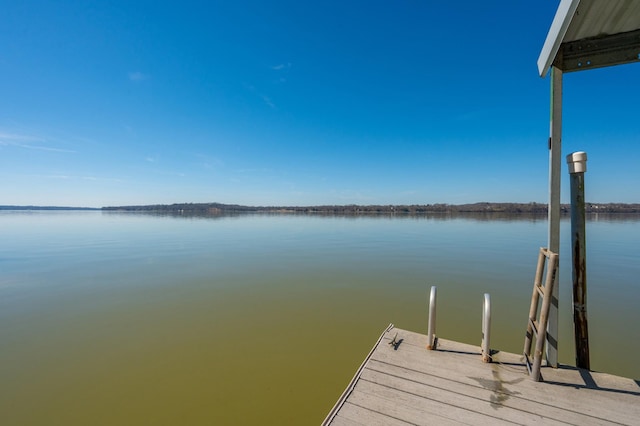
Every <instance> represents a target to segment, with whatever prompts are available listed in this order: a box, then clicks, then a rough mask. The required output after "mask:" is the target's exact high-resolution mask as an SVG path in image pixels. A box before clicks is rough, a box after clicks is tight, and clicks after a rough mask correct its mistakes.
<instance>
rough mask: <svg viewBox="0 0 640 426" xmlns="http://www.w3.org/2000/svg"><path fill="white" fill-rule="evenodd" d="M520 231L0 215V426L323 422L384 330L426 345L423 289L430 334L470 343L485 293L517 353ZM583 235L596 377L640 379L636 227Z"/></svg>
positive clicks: (328, 220) (383, 221)
mask: <svg viewBox="0 0 640 426" xmlns="http://www.w3.org/2000/svg"><path fill="white" fill-rule="evenodd" d="M511 219H512V220H507V219H505V218H504V217H503V218H499V219H497V218H493V219H492V218H489V220H487V218H482V219H481V218H477V217H476V218H473V217H471V218H443V217H425V218H386V217H373V218H371V217H368V218H348V217H311V216H240V217H224V218H215V219H213V218H208V219H205V218H181V217H179V218H172V217H154V216H146V215H136V214H104V213H100V212H31V213H29V212H0V235H1V236H2V239H1V240H0V413H2V419H3V420H2V423H3V424H4V425H31V424H33V425H39V424H47V425H86V424H92V425H113V424H136V425H142V424H149V425H151V424H152V425H175V424H194V425H196V424H318V423H320V422H321V421H322V419H323V418H324V416H325V415H326V414H327V413H328V411H329V410H330V408H331V407H332V405H333V404H334V402H335V401H336V399H337V398H338V397H339V395H340V394H341V393H342V391H343V390H344V388H345V387H346V385H347V383H348V382H349V380H350V379H351V377H352V375H353V374H354V373H355V371H356V369H357V367H358V366H359V365H360V363H361V362H362V360H363V358H364V357H365V356H366V354H367V353H368V352H369V350H370V348H371V346H372V345H373V344H374V343H375V340H376V338H377V337H378V336H379V335H380V333H381V332H382V331H383V329H384V328H385V327H386V326H387V325H388V323H389V322H393V323H394V324H395V325H396V326H398V327H402V328H406V329H410V330H414V331H419V332H426V321H427V320H426V317H427V299H428V292H429V287H430V286H431V285H437V286H438V330H437V333H438V335H439V336H441V337H444V338H447V339H454V340H460V341H464V342H470V343H475V342H478V343H479V340H480V320H481V304H482V295H483V293H485V292H489V293H491V298H492V309H493V314H492V316H493V330H492V346H493V347H495V348H499V349H501V350H507V351H512V352H520V351H521V349H522V341H523V333H524V325H525V324H526V315H527V312H528V306H529V300H530V295H531V283H532V279H533V271H534V267H535V261H536V256H537V250H538V248H539V247H540V246H542V245H545V241H546V232H547V231H546V221H545V220H544V219H532V218H517V219H513V218H511ZM562 226H563V235H566V234H567V231H568V228H569V223H568V222H564V223H563V224H562ZM587 234H588V235H587V239H588V253H587V258H588V262H589V266H588V273H589V281H588V286H589V308H588V309H589V321H590V322H589V326H590V334H591V352H592V354H591V356H592V368H593V369H595V370H599V371H606V372H611V373H615V374H620V375H625V376H629V377H633V378H640V370H639V369H638V366H637V362H636V360H637V355H636V354H637V353H638V352H639V350H640V327H638V323H639V322H640V311H639V310H638V305H639V302H640V284H639V283H638V277H639V276H640V248H639V247H640V245H639V244H638V243H639V242H640V218H624V219H615V220H613V219H609V218H607V219H603V218H598V220H592V221H590V222H589V223H588V225H587ZM568 246H569V241H568V240H566V239H565V240H563V248H562V252H561V255H562V258H561V259H562V260H561V268H562V269H561V276H560V278H561V286H562V287H561V294H560V298H561V309H562V311H561V323H560V329H561V330H560V332H561V334H560V358H561V361H562V362H564V363H568V364H572V363H573V352H572V351H573V344H572V340H573V337H572V334H571V333H572V325H571V317H570V315H571V294H570V282H571V272H570V269H569V258H568V256H569V255H568Z"/></svg>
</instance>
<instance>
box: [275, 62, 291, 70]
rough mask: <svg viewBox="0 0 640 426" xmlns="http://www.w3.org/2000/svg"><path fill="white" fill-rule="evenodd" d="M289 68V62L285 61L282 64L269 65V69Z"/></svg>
mask: <svg viewBox="0 0 640 426" xmlns="http://www.w3.org/2000/svg"><path fill="white" fill-rule="evenodd" d="M289 68H291V62H287V63H284V64H278V65H275V66H273V67H271V69H272V70H274V71H281V70H284V69H289Z"/></svg>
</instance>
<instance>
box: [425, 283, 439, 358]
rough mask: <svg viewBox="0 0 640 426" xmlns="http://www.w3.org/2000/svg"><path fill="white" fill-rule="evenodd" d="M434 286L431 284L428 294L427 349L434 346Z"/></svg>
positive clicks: (435, 292)
mask: <svg viewBox="0 0 640 426" xmlns="http://www.w3.org/2000/svg"><path fill="white" fill-rule="evenodd" d="M437 292H438V290H437V288H436V286H431V294H430V295H429V328H428V333H427V349H435V348H436V294H437Z"/></svg>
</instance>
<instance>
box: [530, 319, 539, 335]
mask: <svg viewBox="0 0 640 426" xmlns="http://www.w3.org/2000/svg"><path fill="white" fill-rule="evenodd" d="M529 325H530V326H531V328H532V329H533V335H534V336H536V338H537V337H538V322H537V321H535V320H534V319H532V318H529Z"/></svg>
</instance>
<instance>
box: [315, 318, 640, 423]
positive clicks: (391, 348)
mask: <svg viewBox="0 0 640 426" xmlns="http://www.w3.org/2000/svg"><path fill="white" fill-rule="evenodd" d="M394 337H395V342H396V344H395V345H391V344H390V343H391V342H392V340H394ZM426 346H427V336H425V335H422V334H418V333H413V332H410V331H406V330H401V329H398V328H394V327H393V325H390V326H389V327H388V328H387V329H386V330H385V331H384V333H383V334H382V336H380V339H379V340H378V342H377V343H376V345H375V346H374V348H373V349H372V351H371V353H370V354H369V356H368V357H367V358H366V360H365V361H364V363H363V364H362V366H361V367H360V369H359V370H358V372H357V373H356V375H355V377H354V378H353V380H352V381H351V383H350V384H349V386H348V387H347V389H346V390H345V392H344V393H343V394H342V396H341V397H340V399H339V400H338V402H337V403H336V405H335V406H334V408H333V409H332V410H331V412H330V413H329V415H328V416H327V418H326V419H325V420H324V422H323V425H334V426H337V425H428V424H429V425H433V424H437V425H452V424H468V425H479V424H480V425H482V424H485V425H500V424H521V425H529V424H544V425H556V424H565V425H566V424H573V425H581V426H582V425H603V424H612V425H640V381H637V380H631V379H627V378H623V377H617V376H613V375H610V374H604V373H595V372H590V371H587V370H580V369H577V368H574V367H568V366H561V367H560V368H557V369H554V368H550V367H543V368H542V378H543V381H542V382H535V381H533V380H531V379H530V378H529V375H528V372H527V369H526V366H525V365H524V363H523V359H522V358H523V357H522V356H521V355H516V354H511V353H504V352H496V353H494V354H493V360H494V362H493V363H484V362H482V357H481V353H480V348H479V347H476V346H473V345H468V344H463V343H458V342H453V341H448V340H443V339H439V340H438V342H437V350H433V351H430V350H427V349H426Z"/></svg>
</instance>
